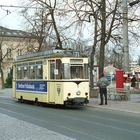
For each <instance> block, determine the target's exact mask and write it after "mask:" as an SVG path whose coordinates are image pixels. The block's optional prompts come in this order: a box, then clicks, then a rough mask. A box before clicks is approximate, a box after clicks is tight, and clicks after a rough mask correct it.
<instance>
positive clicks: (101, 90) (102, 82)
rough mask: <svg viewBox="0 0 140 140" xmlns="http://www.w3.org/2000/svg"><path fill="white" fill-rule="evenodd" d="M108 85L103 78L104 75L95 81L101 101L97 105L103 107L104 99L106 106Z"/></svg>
mask: <svg viewBox="0 0 140 140" xmlns="http://www.w3.org/2000/svg"><path fill="white" fill-rule="evenodd" d="M109 84H110V82H109V81H108V80H107V78H105V77H104V74H101V78H100V79H99V80H98V81H97V86H98V87H99V93H100V99H101V103H100V104H99V105H103V102H104V98H105V105H107V86H108V85H109ZM103 96H104V97H103Z"/></svg>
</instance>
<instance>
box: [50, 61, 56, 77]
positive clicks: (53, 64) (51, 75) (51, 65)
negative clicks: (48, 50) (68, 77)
mask: <svg viewBox="0 0 140 140" xmlns="http://www.w3.org/2000/svg"><path fill="white" fill-rule="evenodd" d="M54 70H55V61H54V60H50V79H55V75H54Z"/></svg>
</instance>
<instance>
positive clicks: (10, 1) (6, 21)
mask: <svg viewBox="0 0 140 140" xmlns="http://www.w3.org/2000/svg"><path fill="white" fill-rule="evenodd" d="M26 1H27V0H3V1H2V0H0V26H3V27H6V28H9V29H16V30H25V27H24V20H23V18H22V16H20V10H21V8H8V7H5V6H6V5H7V6H18V5H19V6H21V5H22V6H23V5H24V4H23V2H24V3H25V2H26ZM2 5H3V6H2ZM130 51H131V55H132V56H133V57H134V59H137V58H138V57H137V55H139V54H140V47H137V48H136V49H131V50H130ZM133 54H134V55H133ZM135 54H137V55H135Z"/></svg>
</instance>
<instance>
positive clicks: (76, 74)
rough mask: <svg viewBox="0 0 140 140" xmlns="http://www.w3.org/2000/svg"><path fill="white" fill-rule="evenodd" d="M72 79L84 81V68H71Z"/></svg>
mask: <svg viewBox="0 0 140 140" xmlns="http://www.w3.org/2000/svg"><path fill="white" fill-rule="evenodd" d="M70 72H71V79H78V78H79V79H83V67H82V66H71V67H70Z"/></svg>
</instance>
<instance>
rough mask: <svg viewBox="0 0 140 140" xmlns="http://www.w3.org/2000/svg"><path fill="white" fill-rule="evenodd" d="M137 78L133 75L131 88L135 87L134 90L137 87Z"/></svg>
mask: <svg viewBox="0 0 140 140" xmlns="http://www.w3.org/2000/svg"><path fill="white" fill-rule="evenodd" d="M136 81H137V80H136V77H135V75H133V77H132V79H131V87H133V89H135V87H136Z"/></svg>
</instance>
